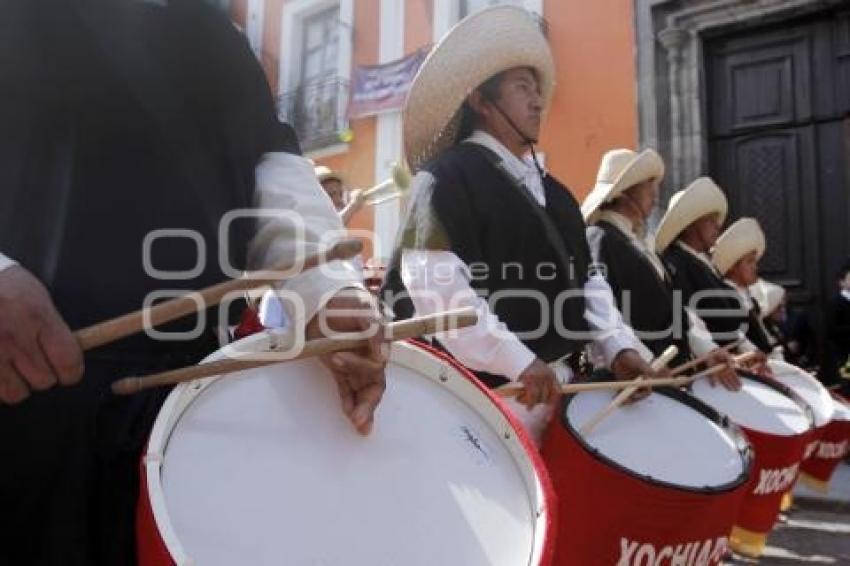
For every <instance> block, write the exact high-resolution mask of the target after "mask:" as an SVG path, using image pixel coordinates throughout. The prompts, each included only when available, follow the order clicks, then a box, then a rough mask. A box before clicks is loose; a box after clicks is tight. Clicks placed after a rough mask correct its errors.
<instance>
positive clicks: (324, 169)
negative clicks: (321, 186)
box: [313, 165, 345, 185]
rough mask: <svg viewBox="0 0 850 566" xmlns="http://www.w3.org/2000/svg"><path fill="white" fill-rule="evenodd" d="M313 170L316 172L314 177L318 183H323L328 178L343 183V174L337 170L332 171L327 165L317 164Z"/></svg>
mask: <svg viewBox="0 0 850 566" xmlns="http://www.w3.org/2000/svg"><path fill="white" fill-rule="evenodd" d="M313 171H314V172H315V173H316V177H317V178H318V179H319V182H320V183H324V182H325V181H327V180H328V179H336V180H337V181H339V182H340V183H342V184H343V185H344V184H345V175H343V174H342V173H341V172H339V171H334V170H333V169H331V168H330V167H328V166H327V165H317V166H316V167H314V168H313Z"/></svg>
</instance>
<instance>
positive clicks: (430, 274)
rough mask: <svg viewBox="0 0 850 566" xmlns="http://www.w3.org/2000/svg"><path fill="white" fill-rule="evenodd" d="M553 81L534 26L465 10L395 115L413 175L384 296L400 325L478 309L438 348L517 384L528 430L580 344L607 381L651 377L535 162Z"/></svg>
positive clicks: (564, 198) (570, 201) (513, 14)
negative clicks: (473, 319) (589, 348)
mask: <svg viewBox="0 0 850 566" xmlns="http://www.w3.org/2000/svg"><path fill="white" fill-rule="evenodd" d="M554 73H555V70H554V63H553V60H552V54H551V52H550V50H549V46H548V44H547V43H546V39H545V38H544V36H543V34H542V33H541V30H540V27H539V25H538V22H537V21H536V20H535V19H534V18H533V17H532V16H531V15H530V14H529V13H528V12H526V11H524V10H521V9H519V8H515V7H509V6H499V7H494V8H490V9H486V10H482V11H480V12H477V13H475V14H473V15H472V16H470V17H468V18H466V19H464V20H463V21H462V22H460V23H459V24H458V25H456V26H455V27H454V28H453V29H452V30H450V31H449V32H448V34H447V35H446V36H445V37H443V39H442V40H441V41H440V42H439V44H438V45H437V46H436V47H435V48H434V49H433V50H432V52H431V53H430V54H429V56H428V58H427V59H426V61H425V62H424V63H423V65H422V67H421V69H420V70H419V73H418V75H417V77H416V79H415V81H414V83H413V85H412V87H411V91H410V94H409V96H408V100H407V104H406V107H405V110H404V142H405V152H406V156H407V160H408V163H409V165H410V168H411V170H412V171H414V172H418V173H417V175H416V177H415V179H414V181H413V194H412V195H411V202H410V205H409V209H408V214H407V219H406V221H405V223H404V224H403V225H402V229H401V232H400V235H399V238H400V239H399V242H398V245H397V250H396V253H395V254H394V259H393V262H392V264H391V268H390V271H389V273H388V275H387V286H386V289H385V297H386V298H388V299H389V301H390V303H391V304H393V307H394V309H395V312H396V315H397V316H399V317H407V316H412V314H413V312H414V310H415V312H416V314H419V315H422V314H427V313H429V312H434V311H437V310H440V309H442V308H443V307H447V306H462V305H470V304H471V305H475V306H476V307H477V308H478V310H479V318H480V321H479V324H478V325H477V326H475V327H473V328H471V329H464V330H462V331H460V332H458V333H456V334H455V335H454V336H451V337H445V338H443V337H441V339H440V344H439V345H440V346H442V347H444V348H445V349H447V350H448V351H449V352H450V353H451V354H452V355H454V356H455V357H456V358H457V359H458V360H460V361H461V362H462V363H463V364H465V365H466V366H468V367H469V368H471V369H473V370H475V371H476V372H478V375H479V377H480V378H481V379H482V380H483V381H484V382H485V383H486V384H487V385H488V386H490V387H498V386H501V385H504V384H506V383H508V382H510V381H514V380H516V381H519V382H521V383H522V384H524V386H525V388H524V391H523V394H522V395H521V396H520V397H519V402H518V403H516V404H514V406H513V409H514V410H515V413H516V414H517V416H518V417H519V418H520V420H521V421H523V422H524V424H526V426H527V427H528V428H529V430H530V431H531V432H532V434H533V435H534V436H537V435H539V434H540V433H541V432H542V428H543V426H544V425H545V422H546V420H547V416H548V414H550V409H549V407H548V406H547V405H549V404H551V403H553V402H554V401H555V400H556V399H557V385H558V382H559V381H566V380H569V379H571V377H572V375H574V372H575V371H576V370H577V369H578V356H579V354H580V353H581V352H582V351H583V350H584V347H585V345H586V344H587V343H588V342H590V341H591V338H595V340H593V353H594V355H595V356H596V357H597V358H598V359H599V361H600V362H602V363H604V364H605V365H609V366H611V368H612V369H613V370H614V371H615V373H616V374H617V375H618V376H621V377H629V376H633V375H636V374H641V373H643V374H652V373H653V372H652V370H651V369H650V368H649V366H648V364H647V362H646V361H645V360H644V359H643V358H641V356H640V355H639V354H638V353H637V350H638V349H640V348H641V347H642V346H641V345H640V343H639V341H637V339H636V338H635V337H634V334H633V333H632V332H631V331H630V329H628V328H627V327H625V326H624V325H623V324H622V320H621V319H620V318H619V313H617V312H616V310H615V309H613V308H612V307H611V305H612V301H611V300H610V289H609V288H608V287H607V284H606V283H605V281H604V279H602V278H598V277H597V278H593V279H592V280H590V281H588V278H587V271H588V267H589V263H590V256H589V253H588V250H587V243H586V241H585V235H584V228H585V227H584V222H583V221H582V218H581V213H580V211H579V208H578V205H577V203H576V201H575V199H574V198H573V197H572V196H571V195H570V193H569V192H568V191H567V189H566V188H565V187H564V186H563V185H561V184H560V183H559V182H558V181H557V180H555V179H554V178H553V177H552V176H551V175H548V174H546V173H544V172H543V171H542V169H541V168H540V166H539V164H538V163H537V160H536V158H535V156H534V152H533V144H534V143H535V142H536V140H537V136H538V133H539V130H540V124H541V121H542V117H543V114H544V111H545V109H546V107H547V105H548V103H549V101H550V99H551V96H552V90H553V88H554ZM529 152H530V154H531V158H529V157H528V154H529ZM600 287H601V291H600V289H599V288H600ZM588 290H591V291H594V293H593V294H592V295H590V296H589V298H588V300H586V299H585V294H586V292H587V291H588ZM389 291H391V292H394V293H401V292H404V291H406V292H407V293H409V295H410V298H411V299H412V301H405V300H398V295H395V296H390V295H389V294H388V292H389ZM600 296H601V297H602V299H601V300H600V298H599V297H600ZM488 299H489V302H488ZM606 299H607V300H606ZM586 310H587V311H588V312H590V313H592V315H594V316H588V320H586V319H585V311H586ZM591 319H592V320H591ZM588 321H590V324H588ZM600 330H604V331H605V332H600ZM591 331H593V332H591ZM520 403H521V404H522V405H525V407H522V406H521V404H520Z"/></svg>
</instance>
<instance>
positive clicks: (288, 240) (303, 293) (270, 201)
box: [0, 152, 362, 326]
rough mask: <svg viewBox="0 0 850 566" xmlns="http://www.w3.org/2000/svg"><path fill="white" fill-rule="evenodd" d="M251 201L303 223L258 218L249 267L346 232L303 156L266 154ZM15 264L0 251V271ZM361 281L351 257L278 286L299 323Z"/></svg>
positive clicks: (307, 250) (289, 257)
mask: <svg viewBox="0 0 850 566" xmlns="http://www.w3.org/2000/svg"><path fill="white" fill-rule="evenodd" d="M255 201H256V203H255V204H256V207H257V208H258V209H261V210H266V211H268V210H282V211H289V212H290V213H295V214H297V215H298V216H299V217H300V218H301V219H302V222H299V224H300V226H296V224H295V223H293V222H290V221H287V220H285V219H283V218H282V217H277V218H276V217H274V216H266V217H261V218H260V219H259V221H258V230H257V234H256V236H255V237H254V239H253V240H252V241H251V243H250V246H249V253H248V256H249V260H248V261H249V265H250V267H251V268H258V267H265V266H271V265H275V264H279V263H284V262H287V263H288V262H294V261H295V259H296V254H298V253H300V254H302V255H310V254H313V253H316V252H318V251H320V250H321V249H322V248H323V247H325V246H327V245H329V244H331V243H333V242H334V241H335V240H336V239H338V238H341V237H344V234H345V233H346V232H345V228H344V226H343V225H342V222H341V221H340V219H339V216H338V215H337V213H336V211H335V210H334V208H333V205H332V204H331V200H330V198H329V197H328V196H327V194H326V193H325V191H323V190H322V188H321V186H320V185H319V182H318V180H317V179H316V175H315V172H314V170H313V164H312V163H311V162H310V161H308V160H307V159H305V158H304V157H301V156H298V155H293V154H289V153H284V152H274V153H266V154H265V155H264V156H263V157H262V159H261V160H260V163H259V164H258V165H257V168H256V192H255ZM139 261H141V258H140V259H139ZM14 264H15V262H14V261H12V260H11V258H8V257H6V256H4V255H2V254H0V270H2V269H5V268H7V267H9V266H10V265H14ZM361 285H362V276H361V274H360V273H359V272H358V271H357V270H356V269H355V268H354V267H353V266H352V265H351V263H350V262H347V261H334V262H331V263H329V264H327V265H324V266H321V267H318V268H314V269H309V270H307V271H304V272H303V273H300V274H298V275H295V276H293V277H291V278H289V279H287V280H286V281H285V282H283V283H282V284H281V286H280V287H281V289H283V290H284V291H287V292H291V293H293V294H295V295H297V296H299V297H300V298H301V301H302V304H303V309H301V308H295V309H293V307H292V305H291V304H286V309H287V313H286V314H287V317H288V319H289V320H290V321H294V322H296V323H298V324H301V325H302V326H303V325H304V324H305V323H306V322H307V321H309V320H310V319H311V318H312V317H313V315H314V314H315V313H316V312H317V311H318V310H319V309H320V308H321V307H322V306H323V305H324V304H325V302H327V300H328V299H329V298H330V297H331V296H333V295H334V294H335V293H337V292H338V291H340V290H341V289H344V288H347V287H353V286H354V287H358V286H361Z"/></svg>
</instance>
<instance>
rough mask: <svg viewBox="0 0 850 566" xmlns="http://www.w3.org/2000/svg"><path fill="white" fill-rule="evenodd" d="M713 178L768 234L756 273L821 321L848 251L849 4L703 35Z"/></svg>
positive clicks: (740, 212) (739, 211) (738, 210)
mask: <svg viewBox="0 0 850 566" xmlns="http://www.w3.org/2000/svg"><path fill="white" fill-rule="evenodd" d="M705 78H706V85H707V92H706V101H707V104H706V106H707V108H706V111H707V116H706V118H707V124H708V132H709V169H710V174H711V175H712V176H713V177H714V178H715V179H716V180H717V181H718V183H719V184H720V186H721V187H723V188H724V190H725V191H726V192H727V196H728V197H729V203H730V219H732V220H734V219H736V218H738V217H740V216H753V217H756V218H757V219H758V220H759V222H760V223H761V225H762V226H763V228H764V230H765V233H766V235H767V253H766V254H765V257H764V259H763V260H762V263H761V272H762V275H763V277H765V278H766V279H768V280H771V281H775V282H777V283H781V284H783V285H784V286H786V287H787V288H789V290H790V291H791V293H792V301H793V302H795V303H797V304H800V305H805V306H809V307H811V309H812V319H813V320H812V322H813V323H814V325H815V326H816V327H818V326H819V325H820V321H821V319H822V313H823V308H824V307H825V304H826V302H827V301H828V299H829V297H831V296H832V294H833V293H835V289H836V283H835V273H836V271H837V269H838V267H839V266H840V265H841V264H842V263H843V262H844V261H845V260H846V258H848V256H850V10H847V9H844V10H843V11H841V10H831V11H829V12H827V13H822V14H819V15H815V16H810V17H808V18H806V19H803V20H796V21H791V22H784V23H783V24H782V25H776V26H773V27H769V28H764V29H760V30H752V29H749V30H746V31H740V32H735V33H730V34H726V35H723V36H720V37H715V38H713V39H709V40H708V41H707V42H706V49H705Z"/></svg>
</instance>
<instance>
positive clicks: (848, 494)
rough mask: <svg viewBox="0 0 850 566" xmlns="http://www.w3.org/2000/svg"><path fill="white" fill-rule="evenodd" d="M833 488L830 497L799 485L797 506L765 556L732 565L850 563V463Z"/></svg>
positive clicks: (771, 537)
mask: <svg viewBox="0 0 850 566" xmlns="http://www.w3.org/2000/svg"><path fill="white" fill-rule="evenodd" d="M831 487H832V489H831V491H830V493H829V494H828V495H827V496H826V497H824V496H823V495H821V494H817V493H815V492H813V491H811V490H808V489H806V488H802V487H798V488H797V489H796V490H795V497H796V503H795V506H794V508H793V509H792V510H791V512H790V513H788V515H787V519H786V520H785V521H784V522H783V523H781V524H779V525H778V526H777V527H776V529H774V531H773V533H772V534H771V536H770V539H769V540H768V548H767V550H766V551H765V554H764V556H763V557H762V558H761V559H760V560H748V559H744V558H736V559H735V560H733V561H732V562H730V563H729V564H734V565H738V564H765V565H772V564H776V565H798V566H804V565H807V564H813V565H815V564H842V565H847V566H850V465H848V464H843V465H842V466H841V467H840V468H839V469H838V470H837V471H836V476H835V478H834V479H833V482H832V486H831Z"/></svg>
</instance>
